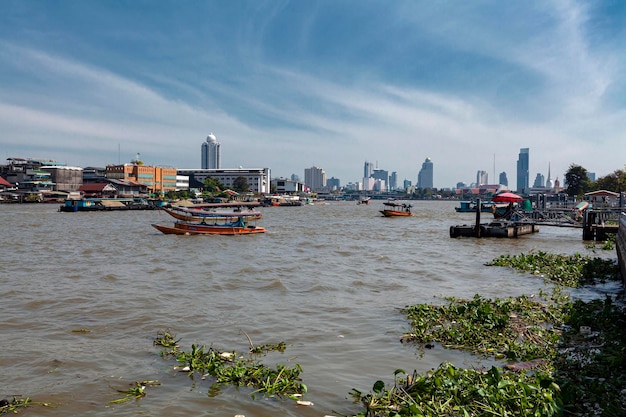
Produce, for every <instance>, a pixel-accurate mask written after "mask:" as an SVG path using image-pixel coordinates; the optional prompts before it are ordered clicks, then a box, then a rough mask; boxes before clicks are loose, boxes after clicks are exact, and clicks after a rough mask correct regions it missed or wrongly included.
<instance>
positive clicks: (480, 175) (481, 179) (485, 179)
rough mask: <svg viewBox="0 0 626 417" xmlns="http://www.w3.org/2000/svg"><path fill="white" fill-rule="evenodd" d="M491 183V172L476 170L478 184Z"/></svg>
mask: <svg viewBox="0 0 626 417" xmlns="http://www.w3.org/2000/svg"><path fill="white" fill-rule="evenodd" d="M483 184H489V174H487V171H481V170H479V171H477V172H476V186H479V185H483Z"/></svg>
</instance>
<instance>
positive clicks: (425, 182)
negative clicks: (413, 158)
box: [417, 158, 433, 188]
mask: <svg viewBox="0 0 626 417" xmlns="http://www.w3.org/2000/svg"><path fill="white" fill-rule="evenodd" d="M417 188H433V162H432V161H431V160H430V158H426V160H425V161H424V163H423V164H422V169H420V172H419V173H418V174H417Z"/></svg>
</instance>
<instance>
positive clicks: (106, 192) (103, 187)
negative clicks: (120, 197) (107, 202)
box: [78, 182, 117, 198]
mask: <svg viewBox="0 0 626 417" xmlns="http://www.w3.org/2000/svg"><path fill="white" fill-rule="evenodd" d="M78 191H79V192H80V193H81V194H83V196H84V197H87V198H89V197H108V198H111V197H116V196H117V188H115V186H113V185H111V184H109V183H108V182H102V183H95V184H83V185H81V186H80V187H79V188H78Z"/></svg>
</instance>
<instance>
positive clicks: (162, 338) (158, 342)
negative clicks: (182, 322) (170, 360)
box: [152, 330, 180, 356]
mask: <svg viewBox="0 0 626 417" xmlns="http://www.w3.org/2000/svg"><path fill="white" fill-rule="evenodd" d="M178 342H180V339H178V340H176V338H175V337H174V335H173V334H172V333H171V332H170V331H169V330H160V331H159V332H158V333H157V336H156V337H155V338H154V341H153V343H152V344H153V345H155V346H160V347H162V348H164V350H163V352H162V355H163V356H169V355H176V353H177V352H178Z"/></svg>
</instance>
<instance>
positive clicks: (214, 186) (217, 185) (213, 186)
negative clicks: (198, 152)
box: [204, 177, 226, 193]
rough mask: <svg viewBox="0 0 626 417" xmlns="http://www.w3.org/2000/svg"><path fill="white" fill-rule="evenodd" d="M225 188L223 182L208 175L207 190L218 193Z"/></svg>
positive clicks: (205, 184) (205, 185) (205, 182)
mask: <svg viewBox="0 0 626 417" xmlns="http://www.w3.org/2000/svg"><path fill="white" fill-rule="evenodd" d="M224 188H226V187H224V184H222V183H221V182H220V180H218V179H217V178H211V177H208V178H207V179H206V180H204V189H205V191H208V192H211V193H217V192H220V191H222V190H223V189H224Z"/></svg>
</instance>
